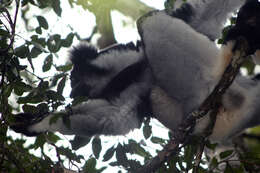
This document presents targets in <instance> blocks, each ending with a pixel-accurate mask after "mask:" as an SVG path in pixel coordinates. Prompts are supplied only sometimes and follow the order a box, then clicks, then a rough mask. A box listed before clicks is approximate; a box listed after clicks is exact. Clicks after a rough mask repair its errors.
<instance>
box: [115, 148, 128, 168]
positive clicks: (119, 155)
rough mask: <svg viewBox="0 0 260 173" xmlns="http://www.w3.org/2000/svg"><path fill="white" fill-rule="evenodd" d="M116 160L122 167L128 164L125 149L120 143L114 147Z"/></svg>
mask: <svg viewBox="0 0 260 173" xmlns="http://www.w3.org/2000/svg"><path fill="white" fill-rule="evenodd" d="M116 160H117V162H118V163H120V164H121V165H123V166H124V167H127V166H128V159H127V157H126V151H125V149H124V147H123V146H122V145H121V144H118V145H117V147H116Z"/></svg>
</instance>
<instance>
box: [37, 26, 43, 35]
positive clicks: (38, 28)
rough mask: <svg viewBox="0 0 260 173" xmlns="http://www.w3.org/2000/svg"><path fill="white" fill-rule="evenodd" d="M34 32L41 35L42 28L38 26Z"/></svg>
mask: <svg viewBox="0 0 260 173" xmlns="http://www.w3.org/2000/svg"><path fill="white" fill-rule="evenodd" d="M35 32H36V33H37V34H42V28H41V27H40V26H38V27H37V28H36V29H35Z"/></svg>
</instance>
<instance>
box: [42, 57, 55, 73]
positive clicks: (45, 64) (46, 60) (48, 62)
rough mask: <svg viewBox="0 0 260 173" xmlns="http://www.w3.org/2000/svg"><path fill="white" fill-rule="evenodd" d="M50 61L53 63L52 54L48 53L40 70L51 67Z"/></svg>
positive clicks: (47, 69)
mask: <svg viewBox="0 0 260 173" xmlns="http://www.w3.org/2000/svg"><path fill="white" fill-rule="evenodd" d="M52 63H53V56H52V54H50V55H48V56H47V57H46V58H45V60H44V62H43V66H42V71H43V72H46V71H49V70H50V69H51V65H52Z"/></svg>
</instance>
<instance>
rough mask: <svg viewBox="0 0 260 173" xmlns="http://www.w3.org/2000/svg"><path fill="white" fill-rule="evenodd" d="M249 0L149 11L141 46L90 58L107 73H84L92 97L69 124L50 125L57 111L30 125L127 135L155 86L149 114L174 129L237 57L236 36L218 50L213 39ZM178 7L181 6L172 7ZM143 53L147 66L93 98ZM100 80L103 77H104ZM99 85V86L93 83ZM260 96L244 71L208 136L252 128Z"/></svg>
mask: <svg viewBox="0 0 260 173" xmlns="http://www.w3.org/2000/svg"><path fill="white" fill-rule="evenodd" d="M179 1H180V0H177V3H179ZM245 1H246V0H190V1H188V2H187V3H186V5H188V8H191V12H192V13H191V15H190V16H189V18H185V19H187V20H186V21H183V20H182V19H180V18H176V17H174V11H173V15H169V14H166V12H165V11H158V12H153V13H151V14H150V15H148V16H146V18H145V19H144V20H143V22H142V23H141V26H140V27H139V29H140V30H139V31H140V34H141V39H142V40H141V41H142V43H143V45H142V46H139V47H138V48H137V49H128V48H126V49H124V50H117V49H115V50H112V51H107V52H105V53H101V54H100V55H98V57H97V59H95V60H92V61H90V63H91V64H92V65H94V66H98V67H100V68H107V69H108V70H110V73H108V74H107V75H104V76H103V77H102V76H101V78H97V77H95V76H94V77H88V76H86V79H89V78H90V79H91V80H90V83H91V84H93V83H94V84H93V85H92V86H91V91H95V92H93V94H92V95H90V96H91V97H93V98H92V99H90V100H89V101H87V102H85V103H82V104H80V105H78V106H75V107H72V114H71V115H70V124H71V128H68V127H66V126H65V124H64V123H63V122H62V120H61V119H59V120H58V121H57V122H56V123H53V124H49V120H50V118H51V117H52V116H54V115H49V116H47V117H46V118H44V119H43V120H42V121H40V122H38V123H36V124H32V125H30V126H29V128H28V131H29V132H38V133H40V132H44V131H59V132H61V133H63V134H77V135H82V136H92V135H96V134H106V135H118V134H125V133H127V132H129V130H131V129H133V128H136V127H139V126H140V123H141V120H142V118H140V114H139V113H138V106H139V105H140V104H143V103H144V102H145V101H144V100H142V97H145V95H146V94H147V93H148V91H150V89H151V92H150V95H149V96H148V98H149V101H150V103H151V106H152V112H151V113H152V114H153V116H154V117H155V118H157V119H158V120H159V121H161V122H162V123H163V124H164V125H165V126H166V127H168V128H169V129H171V130H173V131H174V130H175V129H176V128H177V126H178V125H179V124H180V123H181V121H182V120H183V119H184V118H185V117H186V116H187V115H188V113H190V112H191V111H193V110H195V109H196V108H198V106H199V105H200V104H201V103H202V102H203V101H204V99H205V98H206V97H207V96H208V94H209V93H210V92H211V91H212V89H213V88H214V87H215V85H216V83H217V82H218V80H219V78H220V77H221V75H222V73H223V71H224V69H225V67H226V65H227V64H228V62H229V60H230V58H231V56H232V52H231V49H232V47H233V43H232V42H229V43H228V44H227V45H226V46H225V47H224V48H223V49H222V51H221V50H219V49H218V48H217V46H216V45H215V43H214V40H215V39H216V38H218V37H219V36H220V33H221V29H222V28H223V24H224V23H225V21H226V20H227V18H228V17H229V16H230V14H231V12H234V11H235V10H237V9H238V8H239V7H240V6H241V5H242V4H243V3H245ZM181 8H183V6H180V7H179V8H175V10H176V11H177V10H178V9H181ZM145 58H147V59H148V66H149V68H147V69H145V70H144V71H143V72H142V73H141V75H140V77H138V79H137V80H136V79H135V80H133V82H132V83H131V84H130V85H129V86H127V87H126V88H125V89H124V90H123V91H122V92H120V93H118V94H119V95H118V96H117V97H112V98H106V97H104V98H102V97H101V98H95V96H96V95H97V94H98V93H99V92H101V90H102V89H104V87H106V85H107V83H108V82H109V81H111V79H112V78H113V77H115V76H117V74H118V73H120V72H121V71H123V70H124V69H125V68H127V67H128V66H131V65H133V64H135V63H136V61H137V62H139V61H143V59H145ZM111 69H112V70H111ZM150 70H152V72H151V71H150ZM84 78H85V76H83V77H82V80H84ZM151 78H153V79H151ZM103 79H104V81H105V82H103V83H102V80H103ZM86 81H87V82H89V80H86ZM93 81H94V82H93ZM152 82H153V84H152ZM83 83H84V81H83ZM99 85H100V88H99V89H95V87H96V86H99ZM91 91H90V93H91ZM258 102H260V84H259V83H258V82H256V81H252V80H251V79H248V78H246V77H243V76H239V77H237V79H236V80H235V81H234V83H233V84H232V86H231V87H230V88H229V89H228V91H227V93H226V94H225V95H224V97H223V107H222V110H221V111H220V115H219V116H218V117H217V122H216V125H215V128H214V130H213V134H212V135H211V137H210V138H211V139H212V140H217V141H224V140H226V139H227V138H229V137H232V136H234V135H235V134H236V133H237V132H240V131H242V130H244V129H245V128H247V127H252V126H254V125H257V124H260V118H258V116H256V114H258V113H260V108H258V107H259V106H258V105H257V103H258ZM258 109H259V110H258ZM144 116H149V115H144ZM208 121H209V119H208V117H205V118H204V119H202V120H200V121H199V122H198V123H197V125H196V128H195V133H200V132H201V131H202V130H203V129H204V128H205V127H206V126H207V124H208Z"/></svg>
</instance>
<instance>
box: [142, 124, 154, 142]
mask: <svg viewBox="0 0 260 173" xmlns="http://www.w3.org/2000/svg"><path fill="white" fill-rule="evenodd" d="M143 135H144V137H145V139H148V138H149V137H150V136H151V135H152V127H151V126H150V125H149V123H145V124H144V127H143Z"/></svg>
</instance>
